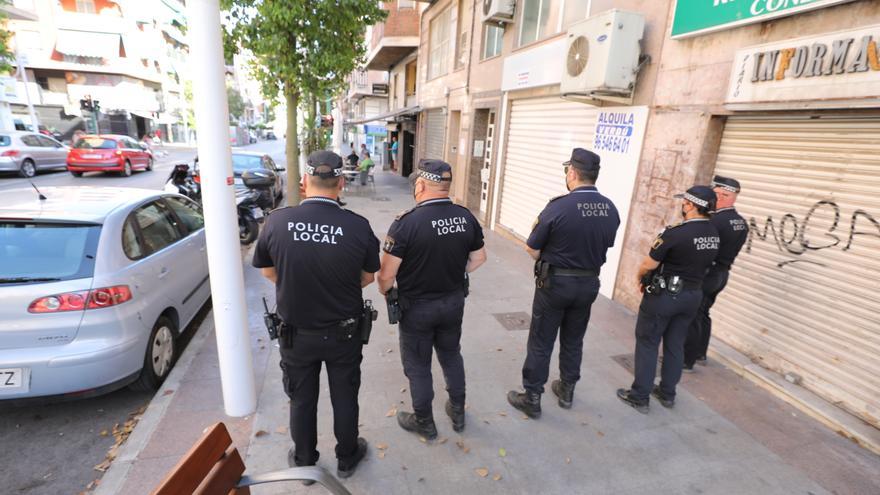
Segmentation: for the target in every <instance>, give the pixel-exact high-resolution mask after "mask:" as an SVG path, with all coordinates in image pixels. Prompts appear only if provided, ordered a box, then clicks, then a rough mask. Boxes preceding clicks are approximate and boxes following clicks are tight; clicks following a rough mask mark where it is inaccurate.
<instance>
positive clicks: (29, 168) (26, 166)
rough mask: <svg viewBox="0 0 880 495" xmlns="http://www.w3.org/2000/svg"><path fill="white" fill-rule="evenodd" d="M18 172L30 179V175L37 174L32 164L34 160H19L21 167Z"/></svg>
mask: <svg viewBox="0 0 880 495" xmlns="http://www.w3.org/2000/svg"><path fill="white" fill-rule="evenodd" d="M18 173H19V174H20V175H21V176H22V177H24V178H25V179H30V178H31V177H33V176H35V175H37V167H35V166H34V161H33V160H31V159H30V158H28V159H26V160H25V161H23V162H21V169H20V170H19V171H18Z"/></svg>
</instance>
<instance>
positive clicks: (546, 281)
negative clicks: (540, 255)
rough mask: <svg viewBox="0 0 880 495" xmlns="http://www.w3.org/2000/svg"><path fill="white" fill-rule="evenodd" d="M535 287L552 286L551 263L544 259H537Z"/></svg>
mask: <svg viewBox="0 0 880 495" xmlns="http://www.w3.org/2000/svg"><path fill="white" fill-rule="evenodd" d="M535 287H537V288H539V289H549V288H550V263H548V262H546V261H544V260H538V261H535Z"/></svg>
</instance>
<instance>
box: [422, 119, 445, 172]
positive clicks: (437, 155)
mask: <svg viewBox="0 0 880 495" xmlns="http://www.w3.org/2000/svg"><path fill="white" fill-rule="evenodd" d="M425 129H426V131H427V133H428V134H427V136H425V156H424V158H434V159H438V160H442V159H443V143H444V142H445V140H446V115H443V109H442V108H435V109H433V110H428V111H426V112H425Z"/></svg>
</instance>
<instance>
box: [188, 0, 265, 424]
mask: <svg viewBox="0 0 880 495" xmlns="http://www.w3.org/2000/svg"><path fill="white" fill-rule="evenodd" d="M187 14H188V17H189V26H190V42H191V45H190V47H191V48H192V57H190V63H191V64H192V65H193V67H192V74H193V104H194V105H193V106H194V107H195V114H196V122H197V124H198V129H199V137H200V139H199V140H198V143H199V144H198V151H199V162H200V163H201V171H200V173H201V178H202V202H203V203H204V211H205V240H206V244H207V247H208V270H209V272H210V275H211V298H212V300H213V306H214V309H213V315H214V328H215V333H216V336H217V352H218V354H219V361H220V381H221V385H222V389H223V407H224V409H225V411H226V414H227V415H228V416H234V417H242V416H247V415H249V414H251V413H253V412H254V411H255V410H256V407H257V395H256V387H255V386H254V372H253V366H252V360H251V341H250V334H249V331H248V319H247V306H246V304H245V292H244V273H243V270H242V261H241V251H240V247H239V242H238V225H237V223H236V218H237V214H236V210H235V196H234V193H233V186H232V155H231V150H230V148H229V130H228V127H227V126H228V122H229V109H228V107H227V103H226V84H225V79H224V69H225V66H224V62H223V44H222V39H221V35H220V4H219V1H218V0H190V1H188V2H187Z"/></svg>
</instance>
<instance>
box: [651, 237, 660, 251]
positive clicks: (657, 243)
mask: <svg viewBox="0 0 880 495" xmlns="http://www.w3.org/2000/svg"><path fill="white" fill-rule="evenodd" d="M662 245H663V235H662V234H661V235H658V236H657V238H656V239H654V243H653V244H651V249H657V248H658V247H660V246H662Z"/></svg>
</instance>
